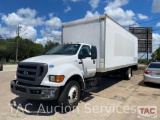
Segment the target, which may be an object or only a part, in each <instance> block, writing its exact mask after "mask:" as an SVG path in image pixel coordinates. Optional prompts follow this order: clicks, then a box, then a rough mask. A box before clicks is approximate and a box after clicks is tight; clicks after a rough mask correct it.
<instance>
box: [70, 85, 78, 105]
mask: <svg viewBox="0 0 160 120" xmlns="http://www.w3.org/2000/svg"><path fill="white" fill-rule="evenodd" d="M77 99H78V88H77V86H75V85H74V86H72V87H71V89H70V90H69V93H68V102H69V104H73V103H74V102H75V101H77Z"/></svg>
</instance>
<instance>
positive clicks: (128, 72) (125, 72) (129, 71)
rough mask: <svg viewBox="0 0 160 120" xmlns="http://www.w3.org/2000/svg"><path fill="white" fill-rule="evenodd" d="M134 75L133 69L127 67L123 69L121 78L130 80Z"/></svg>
mask: <svg viewBox="0 0 160 120" xmlns="http://www.w3.org/2000/svg"><path fill="white" fill-rule="evenodd" d="M131 77H132V69H131V68H125V69H122V70H121V78H122V79H125V80H130V79H131Z"/></svg>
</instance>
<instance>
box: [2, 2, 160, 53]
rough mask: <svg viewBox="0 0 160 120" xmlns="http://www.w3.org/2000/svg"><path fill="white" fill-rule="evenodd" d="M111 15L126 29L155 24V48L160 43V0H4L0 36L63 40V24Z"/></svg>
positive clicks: (40, 40) (153, 26) (42, 41)
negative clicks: (18, 34) (18, 28)
mask: <svg viewBox="0 0 160 120" xmlns="http://www.w3.org/2000/svg"><path fill="white" fill-rule="evenodd" d="M102 14H107V15H108V16H110V17H111V18H112V19H114V20H115V21H117V22H118V23H119V24H120V25H122V26H124V27H125V28H126V29H127V28H128V27H152V28H153V35H152V36H153V51H155V50H156V49H157V47H159V45H160V0H0V35H1V36H2V37H3V38H8V37H11V38H12V37H15V36H17V32H16V31H17V26H20V36H21V37H22V38H28V39H31V40H32V41H34V42H36V43H42V44H45V43H46V41H48V40H51V41H54V42H59V41H60V39H61V30H62V29H61V26H62V24H63V23H64V22H69V21H73V20H77V19H82V18H89V17H94V16H99V15H102Z"/></svg>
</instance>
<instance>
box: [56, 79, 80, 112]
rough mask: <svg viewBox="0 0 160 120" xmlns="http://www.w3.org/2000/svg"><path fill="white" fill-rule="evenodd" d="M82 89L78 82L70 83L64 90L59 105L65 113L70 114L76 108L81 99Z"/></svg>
mask: <svg viewBox="0 0 160 120" xmlns="http://www.w3.org/2000/svg"><path fill="white" fill-rule="evenodd" d="M80 93H81V89H80V86H79V84H78V82H76V81H71V82H69V83H68V84H67V85H66V87H65V88H64V90H63V92H62V94H61V96H60V97H59V99H58V103H59V105H60V106H61V109H62V110H63V112H69V111H71V110H73V109H74V108H76V106H77V105H78V102H79V99H80Z"/></svg>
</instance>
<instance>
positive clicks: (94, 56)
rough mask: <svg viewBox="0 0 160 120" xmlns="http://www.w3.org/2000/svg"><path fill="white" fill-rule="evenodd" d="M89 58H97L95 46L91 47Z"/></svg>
mask: <svg viewBox="0 0 160 120" xmlns="http://www.w3.org/2000/svg"><path fill="white" fill-rule="evenodd" d="M91 59H97V48H96V46H92V47H91Z"/></svg>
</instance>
